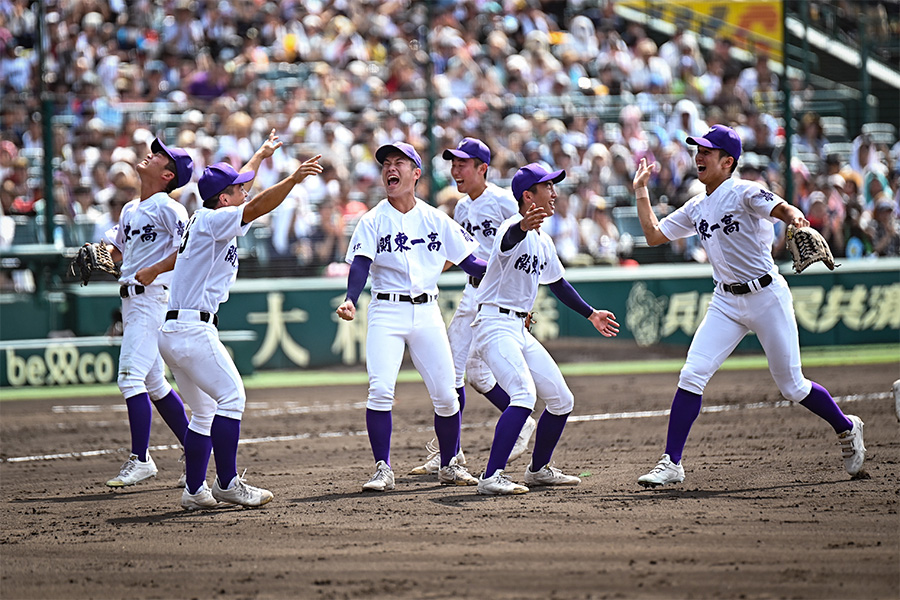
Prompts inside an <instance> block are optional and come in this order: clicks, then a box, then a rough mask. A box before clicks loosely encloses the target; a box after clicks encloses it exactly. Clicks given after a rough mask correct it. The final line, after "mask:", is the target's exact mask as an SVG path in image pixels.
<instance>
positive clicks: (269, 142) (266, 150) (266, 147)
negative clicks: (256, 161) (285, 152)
mask: <svg viewBox="0 0 900 600" xmlns="http://www.w3.org/2000/svg"><path fill="white" fill-rule="evenodd" d="M283 144H284V142H282V141H281V140H279V139H278V135H277V134H276V133H275V129H272V131H270V132H269V137H268V139H266V141H265V142H263V145H262V146H260V148H259V154H260V155H261V156H262V158H269V157H270V156H272V155H273V154H275V151H276V150H278V149H279V148H281V146H282V145H283Z"/></svg>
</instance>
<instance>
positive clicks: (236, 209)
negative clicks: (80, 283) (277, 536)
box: [159, 131, 322, 510]
mask: <svg viewBox="0 0 900 600" xmlns="http://www.w3.org/2000/svg"><path fill="white" fill-rule="evenodd" d="M270 142H271V143H272V146H274V148H278V147H280V146H281V142H280V141H278V140H277V136H275V135H274V131H273V133H272V134H271V135H270V136H269V140H268V141H267V143H270ZM255 156H257V155H254V157H255ZM319 158H320V157H319V156H315V157H313V158H311V159H309V160H307V161H305V162H303V163H301V165H300V166H299V167H298V168H297V170H296V171H294V172H293V173H292V174H291V175H290V176H288V177H286V178H285V179H283V180H281V181H279V182H278V183H276V184H275V185H273V186H272V187H270V188H267V189H265V190H263V191H262V192H260V193H259V194H257V195H256V196H255V197H254V198H253V199H252V200H250V201H249V202H245V200H246V199H247V190H246V189H245V188H244V184H249V183H250V182H251V181H252V180H253V178H254V177H255V175H256V173H255V171H254V170H250V169H248V167H249V166H258V163H256V164H255V165H250V164H249V163H248V165H245V166H244V167H243V169H242V170H241V172H240V173H239V172H237V171H235V170H234V168H233V167H232V166H231V165H229V164H228V163H216V164H213V165H211V166H209V167H207V168H206V169H204V171H203V175H202V176H201V177H200V181H199V182H198V184H197V185H198V188H199V192H200V197H201V198H202V199H203V207H202V208H200V209H198V210H197V212H195V213H194V214H193V216H192V217H191V219H190V221H189V222H188V224H187V227H186V229H185V231H184V235H183V236H182V238H181V245H180V246H179V248H178V259H177V261H176V262H175V271H174V273H173V277H172V293H171V297H170V299H169V306H168V311H167V312H166V321H165V323H164V324H163V326H162V328H161V329H160V330H159V349H160V352H161V353H162V355H163V357H164V358H165V359H166V362H167V363H168V364H169V365H170V366H171V369H172V374H173V375H174V376H175V381H176V382H178V387H179V389H180V390H181V393H182V394H184V397H185V399H186V400H187V402H188V404H189V405H190V407H191V422H190V425H188V430H187V433H186V434H185V436H184V454H185V476H186V483H185V486H184V491H183V492H182V494H181V506H182V508H184V509H185V510H197V509H204V508H214V507H216V506H217V505H218V503H219V502H223V503H227V504H237V505H241V506H262V505H263V504H266V503H267V502H269V501H271V500H272V498H273V495H272V492H270V491H269V490H265V489H262V488H257V487H254V486H251V485H249V484H247V483H246V482H245V481H244V479H243V477H242V476H239V475H238V474H237V448H238V440H239V438H240V432H241V417H242V415H243V412H244V403H245V401H246V392H245V391H244V385H243V382H242V381H241V376H240V374H239V373H238V371H237V368H236V367H235V366H234V361H233V360H232V359H231V356H230V355H229V354H228V351H227V350H226V349H225V346H223V345H222V342H221V341H219V335H218V330H217V329H216V328H217V326H218V317H217V316H216V311H217V310H218V308H219V305H220V304H221V303H222V302H224V301H225V300H227V299H228V291H229V289H230V288H231V285H232V284H233V283H234V281H235V279H236V278H237V270H238V255H237V239H236V238H237V236H239V235H245V234H246V233H247V231H248V230H249V229H250V223H252V222H253V221H254V220H255V219H258V218H259V217H261V216H263V215H265V214H267V213H269V212H270V211H272V210H273V209H275V208H276V207H277V206H278V205H279V204H281V202H282V201H283V200H284V199H285V197H286V196H287V195H288V193H290V191H291V190H292V189H293V188H294V186H295V185H297V184H298V183H300V182H301V181H303V180H304V179H305V178H306V177H307V176H309V175H317V174H319V173H321V172H322V167H321V166H320V165H319V163H318V160H319ZM210 451H215V457H216V481H215V483H214V484H213V487H212V489H210V487H209V485H207V483H206V470H207V466H208V465H209V456H210Z"/></svg>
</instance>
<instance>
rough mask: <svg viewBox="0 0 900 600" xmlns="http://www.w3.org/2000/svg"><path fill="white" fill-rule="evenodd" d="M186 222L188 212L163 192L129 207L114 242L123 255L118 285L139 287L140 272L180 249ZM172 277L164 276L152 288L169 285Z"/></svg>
mask: <svg viewBox="0 0 900 600" xmlns="http://www.w3.org/2000/svg"><path fill="white" fill-rule="evenodd" d="M186 221H187V209H185V208H184V206H182V205H181V204H179V203H178V202H176V201H175V200H173V199H172V198H171V197H170V196H169V195H168V194H166V193H164V192H160V193H157V194H153V195H152V196H150V197H149V198H146V199H144V200H132V201H131V202H129V203H128V204H126V205H125V207H124V208H123V209H122V215H121V217H120V220H119V230H118V232H117V233H116V239H115V243H114V245H115V246H116V248H119V249H120V251H121V252H122V275H121V276H120V277H119V283H122V284H129V285H133V284H137V283H138V281H137V278H136V275H137V272H138V271H140V270H141V269H143V268H146V267H149V266H152V265H155V264H156V263H158V262H160V261H162V260H165V259H166V258H168V257H169V256H170V255H171V254H172V253H173V252H174V251H175V250H177V249H178V245H179V243H180V241H181V234H182V232H183V231H184V226H185V222H186ZM171 278H172V273H171V271H169V272H166V273H161V274H160V275H159V276H158V277H157V278H156V279H155V280H154V282H153V285H167V284H169V282H170V281H171Z"/></svg>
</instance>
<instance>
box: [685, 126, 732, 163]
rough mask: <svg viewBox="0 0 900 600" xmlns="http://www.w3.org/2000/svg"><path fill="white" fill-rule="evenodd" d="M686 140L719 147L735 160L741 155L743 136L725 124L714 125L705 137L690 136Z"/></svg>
mask: <svg viewBox="0 0 900 600" xmlns="http://www.w3.org/2000/svg"><path fill="white" fill-rule="evenodd" d="M686 141H687V143H688V144H690V145H692V146H703V147H704V148H717V149H719V150H722V151H723V152H725V153H726V154H728V155H729V156H731V157H732V158H734V160H737V159H738V158H740V157H741V138H740V137H738V134H737V133H735V131H734V129H732V128H730V127H725V126H724V125H713V126H712V127H711V128H710V129H709V131H707V132H706V135H704V136H703V137H696V138H695V137H688V138H687V140H686Z"/></svg>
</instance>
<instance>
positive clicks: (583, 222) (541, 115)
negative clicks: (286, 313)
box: [0, 0, 900, 274]
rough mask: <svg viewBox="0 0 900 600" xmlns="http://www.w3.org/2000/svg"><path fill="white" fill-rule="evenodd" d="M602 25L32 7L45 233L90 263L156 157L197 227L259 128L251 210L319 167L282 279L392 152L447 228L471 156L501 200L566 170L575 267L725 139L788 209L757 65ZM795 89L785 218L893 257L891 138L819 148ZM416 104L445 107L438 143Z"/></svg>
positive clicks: (270, 10) (38, 196)
mask: <svg viewBox="0 0 900 600" xmlns="http://www.w3.org/2000/svg"><path fill="white" fill-rule="evenodd" d="M870 4H871V3H870ZM874 6H879V5H878V4H877V3H875V4H874ZM613 8H614V2H613V0H602V1H588V0H581V1H571V2H550V1H544V2H541V1H538V0H436V1H435V2H433V3H432V4H431V6H430V7H429V6H428V4H427V3H424V2H412V1H410V0H355V1H350V0H304V1H302V2H301V1H300V0H282V1H281V2H272V1H268V2H266V1H263V0H234V1H219V0H133V1H128V2H126V1H125V0H111V1H101V0H71V1H68V2H62V1H60V0H47V1H46V2H44V8H43V10H44V12H45V22H46V32H45V37H46V40H47V45H46V52H45V67H44V73H45V75H44V81H43V89H44V92H45V97H46V98H50V99H51V100H52V102H53V105H54V113H55V115H57V118H56V119H55V120H54V127H53V133H52V141H53V144H54V150H53V155H54V157H59V158H58V161H56V162H55V163H54V167H55V168H54V183H53V185H54V199H55V202H54V209H55V212H56V213H57V214H58V215H62V217H60V218H62V219H63V221H64V222H65V224H66V231H67V232H69V234H70V236H71V237H72V241H73V242H74V245H79V244H80V243H81V242H83V241H89V240H90V241H93V240H97V239H99V237H100V234H101V233H102V232H103V231H105V230H106V229H107V228H109V227H110V226H112V225H113V224H115V223H116V222H117V219H118V214H119V211H120V210H121V207H122V206H123V205H124V204H125V203H126V202H128V201H129V200H131V199H133V198H134V197H135V195H136V193H137V174H136V172H135V165H136V164H137V163H138V162H139V161H140V160H141V159H143V158H144V157H145V156H146V155H147V154H148V152H149V144H150V142H151V141H152V140H153V138H154V137H156V136H157V135H159V136H161V137H163V138H164V139H165V141H166V142H167V143H168V144H170V145H174V146H177V147H181V148H184V149H186V150H187V151H188V152H189V153H191V155H192V157H193V160H194V170H195V175H194V183H193V184H192V185H189V186H186V187H185V188H183V189H182V190H181V193H180V194H179V196H178V199H179V201H181V202H182V203H183V204H185V206H186V207H187V208H188V211H189V212H190V211H192V210H193V209H194V208H195V207H196V206H198V205H199V197H198V194H197V191H196V189H197V188H196V180H197V179H198V178H199V175H200V173H202V171H203V168H204V167H205V166H206V165H207V164H211V163H213V162H216V161H220V160H227V161H230V162H231V163H232V164H233V165H234V166H235V167H240V165H242V164H243V163H244V162H245V161H246V160H247V159H249V158H250V156H251V155H252V153H253V152H254V150H255V149H256V148H257V147H259V145H260V144H261V143H262V141H263V140H264V139H265V136H266V135H267V133H268V132H269V130H270V129H272V128H275V129H276V131H277V132H278V134H279V135H280V136H281V138H282V139H283V140H285V141H286V142H287V143H286V145H285V147H284V148H283V150H282V151H279V152H278V153H276V155H275V156H273V157H272V158H271V159H268V160H267V161H266V163H265V164H264V165H263V166H262V168H261V169H260V173H259V176H258V177H257V180H256V185H258V187H259V189H263V188H265V187H268V186H269V185H271V184H272V183H274V182H275V181H277V180H278V179H279V178H280V177H281V176H283V174H285V173H288V172H290V171H291V170H293V168H294V166H295V165H296V164H297V162H298V161H299V160H303V159H304V158H306V157H308V156H311V155H313V154H317V153H322V154H323V155H324V158H323V161H322V162H323V164H324V165H325V172H324V173H323V175H322V176H321V177H318V178H309V179H308V180H307V181H305V182H304V184H303V185H301V186H297V188H296V189H295V191H294V192H293V194H292V196H291V198H290V199H289V201H287V202H285V204H284V205H283V206H282V207H281V208H279V210H277V211H275V212H274V213H273V214H272V215H271V219H270V220H269V221H268V222H267V223H266V224H265V232H264V234H262V235H260V236H259V241H258V243H259V244H264V245H265V253H266V255H267V256H268V260H269V261H271V264H273V265H276V266H278V267H279V268H280V269H282V271H283V272H284V273H285V274H302V273H313V272H315V273H318V272H321V271H322V267H325V266H327V265H329V264H332V263H336V262H338V263H339V262H341V261H342V258H343V255H344V253H345V250H346V245H347V241H348V239H349V235H350V233H351V232H352V228H353V225H354V224H355V220H356V219H357V218H358V217H359V216H360V215H361V214H362V213H363V212H365V211H366V210H367V209H368V208H369V207H371V206H373V205H374V203H375V202H377V201H378V200H379V199H380V198H381V197H382V195H381V192H382V189H381V183H380V170H379V167H378V164H377V163H376V161H375V159H374V150H375V149H376V148H377V147H378V146H380V145H381V144H384V143H387V142H390V141H393V140H399V139H402V140H406V141H408V142H410V143H412V144H413V145H414V146H416V147H417V148H419V150H420V153H421V154H422V155H423V156H430V154H429V152H428V149H429V142H430V138H431V136H433V138H434V141H435V149H436V152H435V155H434V156H435V158H434V159H433V160H432V162H431V163H430V164H428V165H425V167H426V168H425V171H428V172H429V173H430V175H431V179H430V180H428V179H427V178H426V179H425V180H424V181H423V183H422V184H420V186H419V189H418V191H417V192H418V195H419V196H420V197H423V198H429V197H433V198H434V199H435V201H436V202H437V203H438V204H439V205H440V206H441V207H443V208H444V209H446V210H447V211H448V212H450V213H451V214H452V208H453V205H454V203H455V201H456V200H457V199H458V197H459V194H458V193H457V191H456V188H455V185H454V184H453V181H452V179H451V178H450V174H449V169H450V165H449V163H448V162H447V161H444V160H442V159H441V158H440V151H441V150H442V149H443V148H448V147H454V146H455V145H456V143H457V142H458V141H459V140H460V139H461V138H462V137H464V136H473V137H477V138H480V139H482V140H484V141H485V142H486V143H487V144H488V145H489V147H490V148H491V150H492V152H493V159H492V162H491V171H490V176H489V178H490V179H491V180H493V181H495V182H497V183H498V184H504V183H506V182H507V181H508V179H509V178H510V177H511V176H512V174H513V173H514V172H515V170H516V169H517V168H518V167H519V166H521V165H522V164H525V163H526V162H542V163H545V166H546V167H547V168H548V169H560V168H564V169H566V171H567V173H568V177H567V178H566V181H565V183H566V185H565V186H564V187H562V188H561V189H562V190H563V191H564V192H565V193H563V194H561V197H560V200H559V201H558V204H557V214H556V215H554V217H553V218H552V219H550V221H549V223H548V224H547V226H546V227H547V230H548V231H549V232H550V233H551V234H552V235H553V237H554V238H555V239H556V244H557V248H558V249H559V252H560V256H561V258H562V259H563V260H564V262H566V263H567V264H569V265H587V264H617V263H619V262H620V261H621V260H623V259H627V258H628V257H629V256H630V253H631V237H630V236H629V235H628V233H627V231H625V230H624V228H625V221H624V220H623V219H622V216H623V215H624V214H625V213H627V210H626V211H624V212H622V211H620V212H619V213H615V212H614V209H615V208H616V207H626V208H627V207H631V206H633V204H634V199H633V192H632V190H631V181H632V178H633V174H634V170H635V165H636V163H637V161H639V160H640V159H641V158H643V157H647V158H648V159H650V160H654V161H656V162H657V163H658V164H659V165H660V168H659V169H658V170H657V171H656V173H655V174H654V176H653V179H652V181H651V188H652V192H653V193H652V194H651V195H652V197H653V198H659V199H660V202H659V204H658V205H657V206H655V209H656V210H657V211H658V212H659V213H660V214H664V213H665V212H667V211H668V210H671V209H672V208H674V207H677V206H680V204H681V203H683V202H684V201H686V200H687V199H688V198H689V197H691V196H692V195H694V194H695V193H697V191H698V189H699V188H702V184H699V182H698V180H697V178H696V168H695V166H694V164H693V159H692V153H691V152H690V151H689V150H688V146H687V145H686V144H685V138H686V137H687V136H689V135H702V134H703V133H705V132H706V131H707V129H708V126H709V125H710V124H714V123H724V124H728V125H730V126H732V127H734V128H736V129H737V131H738V132H739V133H740V135H741V137H742V139H743V140H744V152H745V153H744V155H743V156H742V158H741V162H740V174H741V176H742V177H744V178H749V179H756V180H760V181H762V182H764V183H765V184H766V185H768V186H769V187H770V188H771V189H772V190H773V191H775V192H776V193H778V194H782V195H783V194H784V193H785V182H784V181H783V180H782V173H783V172H784V168H783V165H782V163H783V160H784V159H783V153H782V147H783V146H784V142H785V140H784V136H785V133H784V130H785V127H784V122H783V120H781V119H780V118H779V114H780V108H779V107H778V105H777V101H776V96H777V92H778V90H780V89H781V82H780V79H779V77H780V76H779V75H778V74H777V73H775V72H773V71H772V70H771V69H770V68H769V67H770V63H769V60H768V57H767V56H766V55H765V54H764V53H762V54H759V55H758V57H757V58H756V60H754V61H752V62H744V61H742V60H740V58H739V57H741V56H746V54H742V53H740V52H739V51H737V49H736V48H735V47H734V45H735V44H734V42H733V41H732V40H730V39H729V38H727V37H724V36H720V37H718V38H716V39H715V40H714V41H713V40H711V43H710V44H702V43H701V40H700V39H699V38H698V36H697V35H695V34H694V33H692V32H691V31H689V30H687V29H685V28H683V27H679V28H677V29H676V31H675V33H674V34H673V35H671V36H668V37H666V38H665V39H660V38H659V37H658V34H656V33H654V36H656V37H653V36H651V35H649V33H648V31H646V30H645V29H644V28H643V27H642V26H640V25H638V24H635V23H632V22H628V21H625V20H623V19H622V18H621V17H620V16H618V15H617V13H616V12H614V10H613ZM36 10H37V9H36V3H33V2H30V1H29V0H0V45H2V49H3V56H2V58H0V92H2V99H3V102H2V114H0V125H2V127H0V181H2V188H0V207H2V215H3V216H2V217H0V218H2V220H3V224H2V226H0V247H2V246H7V247H8V246H9V245H10V244H12V243H14V242H15V241H16V240H17V237H16V233H15V227H16V223H15V222H14V221H13V220H11V219H10V216H12V215H20V216H28V217H31V218H34V215H37V214H40V213H41V212H42V208H41V205H42V203H43V199H42V198H43V191H42V189H43V184H42V180H41V175H40V172H41V171H40V164H41V157H42V147H43V144H42V128H41V123H40V120H41V116H40V115H41V98H40V97H39V95H38V94H37V93H35V92H36V90H39V89H40V84H41V82H40V80H39V77H40V72H41V70H40V68H39V67H40V65H39V62H38V59H39V53H38V52H37V40H38V28H37V20H38V15H37V13H36ZM429 19H430V21H429ZM429 22H430V26H428V23H429ZM713 42H714V43H713ZM429 47H430V48H431V52H430V55H429V54H428V53H427V50H426V49H427V48H429ZM790 83H791V87H792V89H793V90H794V94H793V106H792V108H793V110H794V114H795V115H796V117H797V119H796V120H797V128H796V134H795V136H794V138H793V139H792V147H793V152H794V158H793V159H792V161H791V172H792V174H793V191H794V197H793V199H792V202H793V203H794V204H795V205H797V206H799V207H800V208H801V209H802V210H803V211H804V213H805V214H807V215H808V218H809V220H810V222H811V223H812V225H813V226H814V227H816V228H817V229H819V230H820V231H822V232H823V234H824V235H825V236H826V238H827V239H828V241H829V242H830V243H831V246H832V249H833V251H834V253H835V255H836V256H839V257H851V258H856V257H865V256H896V255H898V254H900V227H898V216H900V213H898V208H897V207H898V200H900V160H898V159H900V143H897V139H896V130H894V131H893V132H892V133H888V135H887V137H885V132H884V131H880V132H879V133H878V134H877V135H873V134H872V133H870V132H866V131H859V132H850V133H849V134H848V135H847V136H846V138H845V139H843V140H836V139H829V137H828V135H827V134H826V129H825V128H824V127H823V118H822V117H821V116H820V115H818V114H816V112H814V111H813V110H811V109H809V107H808V106H807V103H808V100H809V99H810V98H811V96H812V89H811V87H810V86H809V85H808V84H807V83H806V82H804V81H802V80H799V79H796V78H794V79H792V80H791V82H790ZM429 94H434V95H435V96H436V97H437V98H438V102H437V110H436V111H435V112H436V114H435V120H434V123H433V125H432V128H431V131H429V129H428V124H427V119H426V112H425V110H424V108H423V106H424V104H423V101H422V99H423V98H426V97H427V96H428V95H429ZM836 142H843V144H837V143H836ZM838 148H840V150H837V149H838ZM429 183H430V185H431V186H433V188H432V189H429V188H428V185H429ZM432 190H433V194H432ZM617 217H618V218H617ZM18 223H19V226H21V223H22V220H21V217H20V219H19V221H18ZM19 240H21V238H19ZM16 243H19V242H16ZM673 248H674V250H671V251H670V252H671V255H669V256H668V257H667V258H666V260H691V261H704V260H705V257H704V256H703V252H702V249H700V248H699V245H697V244H690V243H689V244H687V245H677V246H673ZM775 252H776V253H778V252H783V248H781V249H779V248H778V245H777V243H776V249H775ZM335 271H336V272H340V271H339V270H335Z"/></svg>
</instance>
